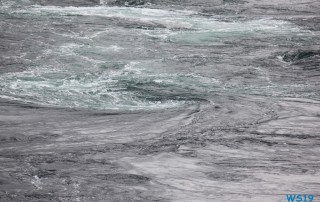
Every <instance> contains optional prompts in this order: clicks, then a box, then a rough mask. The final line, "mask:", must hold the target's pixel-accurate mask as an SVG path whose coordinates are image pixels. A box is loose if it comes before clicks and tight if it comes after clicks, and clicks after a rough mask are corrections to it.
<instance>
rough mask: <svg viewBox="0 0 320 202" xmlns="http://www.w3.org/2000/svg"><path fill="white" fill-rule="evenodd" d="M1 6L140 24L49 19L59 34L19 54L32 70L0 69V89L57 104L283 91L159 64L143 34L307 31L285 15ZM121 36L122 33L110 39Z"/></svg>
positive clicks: (125, 105) (173, 36) (197, 40)
mask: <svg viewBox="0 0 320 202" xmlns="http://www.w3.org/2000/svg"><path fill="white" fill-rule="evenodd" d="M2 12H6V13H7V15H9V16H11V17H12V16H16V17H17V16H20V17H21V16H23V17H29V18H37V19H38V20H41V21H45V22H46V21H48V22H49V21H50V19H52V18H60V19H61V20H64V21H66V22H68V21H69V19H72V18H74V17H81V16H84V17H85V16H89V17H99V18H100V17H102V18H105V19H112V20H118V21H121V22H127V23H136V24H142V26H138V27H136V28H134V29H125V28H121V27H112V26H111V27H112V28H109V27H108V25H103V26H105V27H103V28H101V29H99V30H97V31H95V30H90V29H88V30H87V32H84V33H80V34H79V33H75V32H71V33H59V32H58V31H57V30H54V29H51V27H50V26H49V25H48V27H47V29H49V30H50V31H51V33H52V34H55V35H57V36H56V37H61V39H63V40H61V41H62V42H61V41H60V40H59V38H55V39H53V40H54V42H53V43H50V44H47V45H44V48H43V49H42V50H41V51H40V54H39V55H37V56H36V58H35V59H34V60H32V61H30V59H26V58H24V57H23V56H22V60H23V61H24V63H25V65H26V67H27V70H25V71H23V72H16V73H7V74H3V75H1V76H0V86H1V90H0V92H1V95H0V97H2V98H6V99H12V100H19V101H23V102H31V103H36V104H41V105H55V106H60V107H76V108H93V109H126V110H132V109H158V108H167V107H177V106H182V105H185V104H190V103H194V102H196V101H199V100H202V99H205V97H206V96H207V93H209V92H210V93H214V92H241V93H249V94H250V93H251V94H281V93H283V92H282V91H283V90H286V89H287V87H278V86H276V87H275V86H272V85H271V86H264V87H262V88H261V87H257V86H234V85H229V84H228V83H225V82H220V81H219V78H215V77H212V76H211V77H205V76H203V75H198V74H196V73H187V71H184V70H183V68H185V69H187V68H188V67H187V66H184V67H181V68H182V69H181V68H180V69H179V70H175V71H172V72H170V71H169V72H166V71H162V70H161V69H168V66H169V65H170V64H168V63H166V62H165V60H164V59H163V58H161V55H159V56H156V58H155V59H153V60H150V59H148V60H146V59H145V57H148V51H149V52H150V51H155V50H152V49H153V48H154V47H153V45H152V44H151V45H150V44H149V46H150V47H149V49H148V48H146V47H144V46H143V44H139V43H138V42H139V40H142V39H144V40H146V41H151V42H152V41H153V43H155V42H156V43H162V44H165V45H175V46H188V45H199V46H208V45H219V44H220V45H221V44H224V43H225V42H226V41H229V42H230V41H232V40H236V39H239V38H250V37H264V36H266V35H268V36H269V37H270V36H274V37H281V36H285V35H287V34H290V35H291V36H292V35H301V34H306V33H305V32H303V31H302V30H300V29H299V28H297V27H295V26H293V25H292V24H290V23H288V22H284V21H276V20H272V19H259V20H250V21H243V20H242V21H232V22H223V21H219V20H217V19H214V18H207V17H203V16H201V15H198V14H197V13H195V12H191V11H166V10H159V9H147V8H121V7H86V8H82V7H54V6H46V7H41V6H33V7H29V8H28V9H18V10H15V9H14V10H10V9H8V10H5V11H2ZM146 26H147V28H146ZM108 37H110V38H111V40H110V39H108ZM116 37H119V38H123V39H124V40H119V41H113V42H112V39H114V38H116ZM135 38H137V39H139V40H138V42H136V41H135ZM63 41H66V42H63ZM70 41H71V43H70ZM142 43H144V42H142ZM130 58H131V59H130ZM157 58H158V59H157ZM169 69H170V66H169Z"/></svg>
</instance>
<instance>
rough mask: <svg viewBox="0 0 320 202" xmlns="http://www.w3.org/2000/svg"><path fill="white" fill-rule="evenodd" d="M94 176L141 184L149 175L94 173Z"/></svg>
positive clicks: (122, 182) (114, 181) (115, 181)
mask: <svg viewBox="0 0 320 202" xmlns="http://www.w3.org/2000/svg"><path fill="white" fill-rule="evenodd" d="M94 176H95V177H96V178H98V179H101V180H107V181H110V182H113V183H119V184H126V185H136V184H143V183H146V182H148V181H150V178H149V177H145V176H142V175H134V174H125V173H117V174H96V175H94Z"/></svg>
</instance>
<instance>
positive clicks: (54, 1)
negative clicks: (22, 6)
mask: <svg viewBox="0 0 320 202" xmlns="http://www.w3.org/2000/svg"><path fill="white" fill-rule="evenodd" d="M30 2H32V4H36V5H41V6H98V5H100V0H30Z"/></svg>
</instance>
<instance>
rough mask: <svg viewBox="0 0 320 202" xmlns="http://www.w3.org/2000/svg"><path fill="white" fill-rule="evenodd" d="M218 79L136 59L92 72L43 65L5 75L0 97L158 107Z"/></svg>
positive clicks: (185, 100) (186, 100) (187, 99)
mask: <svg viewBox="0 0 320 202" xmlns="http://www.w3.org/2000/svg"><path fill="white" fill-rule="evenodd" d="M215 83H217V81H215V80H214V79H208V78H201V77H199V76H195V75H191V74H190V75H179V74H153V73H152V72H149V71H147V70H145V69H143V68H139V63H135V62H132V63H129V64H127V65H124V66H122V67H121V69H119V67H118V68H117V69H114V68H113V67H110V69H109V68H108V67H106V66H104V67H102V70H101V71H97V72H90V73H89V72H88V73H75V72H71V71H63V70H61V69H47V68H39V69H33V70H29V71H24V72H17V73H7V74H4V75H1V77H0V87H1V91H0V92H1V95H0V97H3V98H10V99H12V100H19V101H23V102H31V103H37V104H44V105H54V106H60V107H72V108H91V109H125V110H134V109H159V108H170V107H177V106H181V105H185V104H191V103H194V102H195V101H196V100H197V99H199V97H197V96H198V93H204V92H206V91H207V90H208V89H209V88H208V86H210V85H213V84H215Z"/></svg>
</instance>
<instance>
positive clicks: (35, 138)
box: [0, 132, 60, 144]
mask: <svg viewBox="0 0 320 202" xmlns="http://www.w3.org/2000/svg"><path fill="white" fill-rule="evenodd" d="M58 137H60V135H59V134H55V133H50V132H45V133H39V134H33V135H25V134H4V135H2V136H1V137H0V144H1V143H3V144H4V143H14V142H16V143H18V142H42V141H49V140H52V139H56V138H58Z"/></svg>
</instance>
